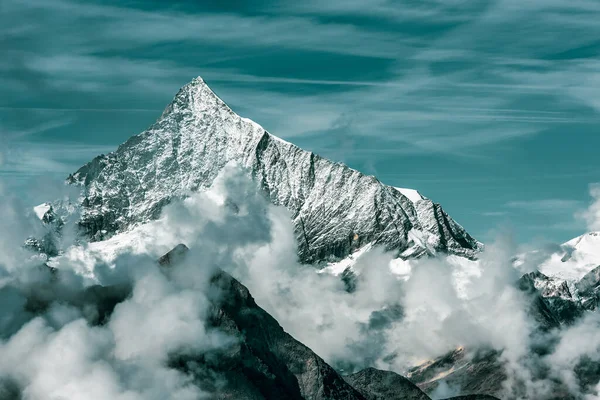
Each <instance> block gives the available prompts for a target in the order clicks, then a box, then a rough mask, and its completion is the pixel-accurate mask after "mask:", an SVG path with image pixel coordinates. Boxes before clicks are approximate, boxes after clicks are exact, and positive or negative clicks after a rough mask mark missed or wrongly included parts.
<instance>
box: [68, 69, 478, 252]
mask: <svg viewBox="0 0 600 400" xmlns="http://www.w3.org/2000/svg"><path fill="white" fill-rule="evenodd" d="M231 162H234V163H236V164H238V165H240V166H241V167H242V168H243V169H245V170H247V171H248V172H249V176H251V177H252V178H253V179H254V180H255V181H256V183H257V184H258V186H259V187H260V189H262V190H263V191H264V193H265V194H266V196H267V198H268V199H269V200H270V201H271V202H272V203H273V204H275V205H282V206H285V207H286V208H288V210H289V211H290V213H291V215H292V219H293V224H294V227H295V230H296V239H297V243H298V247H299V249H298V252H299V256H300V259H301V260H302V261H305V262H315V261H321V260H329V259H332V258H333V259H339V258H344V257H346V256H348V255H349V254H350V253H352V252H354V251H356V250H357V249H359V248H362V247H364V246H366V245H381V246H384V247H385V248H386V249H388V250H392V251H395V252H396V254H397V255H398V256H401V257H419V256H421V255H424V254H433V253H435V252H436V251H446V252H450V253H453V254H459V255H465V256H469V257H470V256H473V255H474V254H475V253H476V252H477V251H479V250H480V248H481V244H480V243H479V242H477V241H476V240H475V239H473V238H472V237H471V236H470V235H469V234H468V233H467V232H466V231H465V230H464V229H463V228H462V227H461V226H460V225H458V224H457V223H456V222H454V220H452V219H451V218H450V217H449V216H448V214H446V213H445V211H444V210H443V209H442V208H441V206H440V205H439V204H436V203H433V202H432V201H431V200H429V199H427V198H425V197H423V196H421V195H420V194H419V193H418V192H416V191H414V190H408V189H394V188H392V187H390V186H386V185H384V184H382V183H381V182H380V181H379V180H377V179H375V178H373V177H369V176H366V175H364V174H362V173H360V172H358V171H356V170H354V169H352V168H349V167H347V166H346V165H344V164H341V163H337V162H332V161H329V160H326V159H324V158H322V157H319V156H317V155H315V154H313V153H311V152H308V151H304V150H302V149H300V148H299V147H297V146H295V145H293V144H291V143H288V142H286V141H283V140H281V139H278V138H277V137H275V136H272V135H271V134H269V133H268V132H266V131H265V130H264V129H263V128H262V127H261V126H260V125H258V124H257V123H255V122H253V121H251V120H249V119H246V118H242V117H240V116H238V115H237V114H236V113H235V112H233V111H232V110H231V109H230V108H229V107H228V106H227V104H225V102H223V101H222V100H221V99H220V98H219V97H218V96H217V95H216V94H215V93H214V92H213V91H212V90H211V89H210V88H209V87H208V85H207V84H206V83H205V82H204V80H203V79H202V78H200V77H197V78H195V79H193V80H192V81H191V82H190V83H188V84H187V85H185V86H184V87H182V88H181V89H180V91H179V92H178V93H177V95H176V96H175V98H174V99H173V101H172V102H171V104H170V105H169V106H168V107H167V108H166V109H165V111H164V113H163V115H162V116H161V118H159V119H158V121H157V122H156V123H155V124H154V125H152V126H151V127H150V128H149V129H148V130H146V131H145V132H142V133H141V134H139V135H136V136H134V137H132V138H131V139H129V140H128V141H127V142H125V143H124V144H122V145H121V146H119V148H118V149H117V151H115V152H114V153H111V154H109V155H108V156H106V157H102V158H101V159H95V160H93V161H92V162H91V163H88V164H87V165H86V166H84V167H82V168H81V169H80V170H79V171H78V172H77V173H76V174H75V175H74V177H75V180H76V181H78V182H80V183H81V184H82V186H83V187H84V200H83V203H82V213H81V214H82V217H81V220H80V226H81V227H82V228H83V230H84V232H85V233H86V234H87V235H89V236H90V237H93V238H94V239H96V240H102V239H104V238H107V237H110V236H111V235H112V234H115V233H118V232H122V231H126V230H129V229H130V228H132V227H133V226H135V225H138V224H142V223H145V222H148V221H150V220H152V219H156V218H158V217H159V216H160V213H161V210H162V207H163V206H164V205H166V204H168V203H169V202H171V201H173V200H175V199H177V198H183V197H185V196H187V195H188V194H189V193H190V191H196V190H201V189H203V188H207V187H209V186H210V185H211V184H212V182H213V181H214V179H215V178H216V177H217V175H218V174H219V173H220V171H221V170H223V168H224V167H225V166H226V165H227V164H229V163H231Z"/></svg>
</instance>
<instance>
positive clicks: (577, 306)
mask: <svg viewBox="0 0 600 400" xmlns="http://www.w3.org/2000/svg"><path fill="white" fill-rule="evenodd" d="M534 253H535V254H534ZM539 254H542V253H540V252H533V253H529V254H525V255H522V256H520V257H519V259H518V261H517V263H516V265H517V266H518V265H519V264H522V263H523V262H526V260H527V257H528V256H531V257H533V259H537V258H538V257H539ZM537 269H538V271H535V272H531V273H529V274H526V275H525V276H524V279H526V280H527V281H529V282H531V284H532V285H533V286H534V287H535V289H536V290H537V291H538V292H539V293H540V294H541V295H542V296H543V297H544V298H546V299H547V300H548V301H549V302H548V304H549V307H550V309H552V310H554V311H555V313H556V314H557V315H559V316H560V318H559V319H562V320H565V321H572V320H574V318H576V317H577V316H578V315H581V312H582V311H584V310H595V309H597V308H598V306H599V305H600V233H598V232H589V233H586V234H584V235H581V236H578V237H576V238H574V239H571V240H569V241H568V242H566V243H564V244H562V245H561V246H560V247H559V248H558V250H557V251H555V252H553V253H552V254H550V255H549V256H545V258H544V259H543V260H542V261H541V262H540V263H539V266H538V267H537Z"/></svg>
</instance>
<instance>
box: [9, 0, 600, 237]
mask: <svg viewBox="0 0 600 400" xmlns="http://www.w3.org/2000/svg"><path fill="white" fill-rule="evenodd" d="M598 21H600V2H598V1H596V0H572V1H567V0H562V1H558V0H544V1H542V0H527V1H523V0H490V1H488V0H477V1H464V0H419V1H417V0H410V1H385V0H373V1H370V2H367V1H363V0H361V1H357V0H343V1H342V0H332V1H322V0H319V1H312V0H307V1H300V2H299V1H289V2H285V1H274V2H268V1H248V0H246V1H235V0H232V1H216V0H215V1H168V2H165V1H160V2H159V1H102V2H100V1H85V2H84V1H81V2H79V1H74V0H43V1H42V0H2V1H1V2H0V51H1V53H2V57H0V139H1V140H2V143H1V144H0V179H2V182H3V187H4V190H6V191H8V192H10V193H16V194H19V195H20V196H23V197H25V198H26V199H27V200H28V201H32V202H33V201H38V200H40V198H41V197H43V196H46V195H50V194H51V193H50V192H47V191H46V189H44V191H43V193H39V190H37V189H39V188H40V187H41V188H45V187H48V185H43V183H44V182H47V181H49V180H50V179H58V178H63V177H65V176H66V175H67V174H68V173H69V172H73V171H74V170H76V169H77V168H78V167H79V166H80V165H81V164H83V163H84V162H86V161H88V160H89V159H91V158H92V157H93V156H95V155H97V154H99V153H106V152H109V151H111V150H112V149H114V148H116V146H117V145H118V144H120V143H121V142H123V141H125V140H126V139H127V138H128V137H129V136H131V135H133V134H136V133H139V132H141V131H142V130H144V129H145V128H146V127H148V126H149V125H150V124H151V123H152V122H153V121H154V120H155V119H156V118H157V117H158V116H159V115H160V113H161V111H162V110H163V108H164V107H165V106H166V105H167V104H168V103H169V101H170V100H171V98H172V97H173V96H174V94H175V93H176V92H177V90H178V89H179V88H180V87H181V86H182V85H184V84H185V83H187V82H188V81H190V80H191V79H192V78H193V77H195V76H198V75H201V76H202V77H203V78H204V79H205V80H206V82H207V83H208V84H209V85H210V86H211V87H212V88H213V90H214V91H215V92H216V93H217V94H218V95H219V96H220V97H222V98H223V99H224V100H225V101H226V102H227V103H228V104H229V105H230V106H231V107H232V108H233V109H234V110H235V111H236V112H237V113H238V114H240V115H242V116H245V117H249V118H251V119H253V120H255V121H256V122H258V123H260V124H261V125H263V126H264V127H265V128H266V129H267V130H269V131H270V132H271V133H273V134H275V135H278V136H280V137H282V138H285V139H287V140H289V141H291V142H293V143H296V144H298V145H300V146H301V147H304V148H306V149H308V150H313V151H315V152H317V153H319V154H321V155H323V156H326V157H328V158H331V159H333V160H337V161H343V162H345V163H346V164H348V165H350V166H351V167H354V168H356V169H358V170H361V171H363V172H365V173H367V174H373V175H376V176H377V177H378V178H379V179H380V180H381V181H383V182H384V183H387V184H390V185H394V186H402V187H409V188H415V189H418V190H419V191H421V193H423V194H424V195H425V196H428V197H430V198H432V199H434V200H435V201H437V202H440V203H441V204H442V205H443V206H444V207H445V209H446V210H447V211H448V212H449V214H450V215H452V216H453V217H454V218H455V219H456V220H457V221H458V222H459V223H461V224H462V225H464V226H465V228H466V229H467V230H468V231H469V232H470V233H472V234H473V235H474V236H476V237H477V238H479V239H480V240H483V241H486V240H489V239H490V238H491V233H490V232H492V231H494V230H495V229H497V228H498V227H504V228H506V227H508V228H509V229H512V230H513V231H514V233H515V235H516V237H517V238H518V240H519V241H525V242H531V241H535V240H539V239H544V240H551V241H559V242H562V241H565V240H567V239H570V238H571V237H573V236H576V235H578V234H580V233H583V231H585V229H586V228H585V224H584V223H583V222H581V221H579V220H577V219H576V218H575V217H574V214H575V213H577V211H578V210H580V209H582V208H585V207H586V205H587V203H588V201H589V196H588V185H589V184H590V183H593V182H597V181H600V169H599V168H598V166H599V160H598V154H599V149H600V135H599V134H598V126H599V122H600V114H599V113H600V59H599V56H600V23H598ZM40 185H41V186H40ZM32 187H33V188H34V190H32V189H31V188H32ZM32 193H35V195H34V194H32Z"/></svg>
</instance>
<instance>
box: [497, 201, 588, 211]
mask: <svg viewBox="0 0 600 400" xmlns="http://www.w3.org/2000/svg"><path fill="white" fill-rule="evenodd" d="M582 204H583V203H582V202H581V201H580V200H573V199H539V200H517V201H510V202H508V203H506V207H507V208H509V209H513V210H523V211H528V212H534V213H540V214H548V213H550V214H552V213H565V212H567V213H569V214H572V213H573V211H574V210H575V209H577V208H578V207H581V205H582Z"/></svg>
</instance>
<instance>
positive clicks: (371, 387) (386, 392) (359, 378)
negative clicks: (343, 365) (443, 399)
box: [344, 368, 429, 400]
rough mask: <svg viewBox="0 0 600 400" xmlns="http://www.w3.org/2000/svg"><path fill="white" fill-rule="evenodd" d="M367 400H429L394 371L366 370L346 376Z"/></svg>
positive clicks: (347, 380) (412, 384)
mask: <svg viewBox="0 0 600 400" xmlns="http://www.w3.org/2000/svg"><path fill="white" fill-rule="evenodd" d="M344 379H345V380H346V382H348V383H349V384H350V385H351V386H352V387H354V388H355V389H356V390H358V391H359V392H360V393H361V394H362V395H363V396H364V397H365V398H366V399H367V400H428V399H429V396H427V395H426V394H425V393H423V392H422V391H421V389H419V388H418V387H417V386H416V385H415V384H414V383H412V382H411V381H409V380H408V379H406V378H404V377H403V376H400V375H398V374H396V373H395V372H392V371H382V370H379V369H375V368H366V369H364V370H362V371H359V372H357V373H355V374H352V375H348V376H344Z"/></svg>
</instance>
